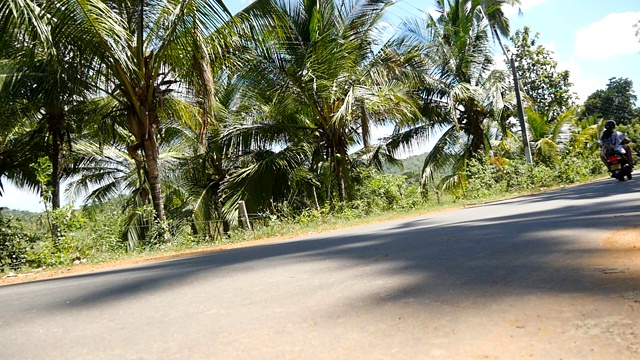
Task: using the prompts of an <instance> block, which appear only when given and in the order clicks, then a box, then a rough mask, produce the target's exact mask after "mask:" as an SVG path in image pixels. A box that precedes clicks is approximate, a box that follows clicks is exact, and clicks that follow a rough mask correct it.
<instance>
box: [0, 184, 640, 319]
mask: <svg viewBox="0 0 640 360" xmlns="http://www.w3.org/2000/svg"><path fill="white" fill-rule="evenodd" d="M638 190H640V182H635V181H630V182H624V183H617V182H613V181H608V180H607V181H598V182H595V183H591V184H586V185H583V186H578V187H571V188H567V189H562V190H556V191H550V192H547V193H544V194H540V195H535V196H529V197H524V198H519V199H512V200H508V201H505V202H498V203H494V204H489V205H485V206H477V207H471V208H466V209H461V210H457V211H448V212H444V213H438V214H430V215H425V216H421V217H416V218H415V219H409V220H403V221H395V222H389V223H384V224H377V225H374V226H373V227H372V228H358V229H347V230H340V231H335V232H330V233H325V234H320V235H315V236H310V237H305V238H298V239H292V240H285V241H281V242H274V243H267V244H261V245H256V246H247V247H243V248H235V249H229V250H224V251H219V252H214V253H207V254H202V255H197V256H190V257H186V258H179V259H174V260H169V261H162V262H158V263H152V264H145V265H141V266H135V267H127V268H120V269H114V270H110V271H104V272H99V273H90V274H83V275H77V276H70V277H66V278H60V279H52V280H45V281H40V282H35V283H28V284H20V285H11V286H7V287H6V289H5V290H8V288H16V287H25V288H27V287H32V286H34V287H35V286H42V285H44V284H56V285H57V286H62V288H64V287H65V286H67V287H68V288H69V289H71V288H73V289H74V292H73V293H71V292H69V295H67V296H66V300H67V301H69V302H71V303H73V304H74V306H76V307H78V306H80V307H85V306H87V307H89V306H94V305H97V304H103V303H108V302H112V301H118V300H121V299H125V298H132V297H136V296H139V295H141V294H148V293H152V292H154V291H158V290H161V289H166V288H171V287H178V286H182V284H184V283H186V282H188V281H189V280H190V279H193V278H199V277H201V276H207V279H215V278H216V276H219V275H220V274H222V273H224V272H226V271H233V270H234V269H251V268H252V267H264V266H277V265H278V264H279V263H286V262H287V261H292V260H291V257H292V256H293V257H295V260H296V261H298V260H300V259H302V260H303V261H308V262H314V261H325V260H336V259H338V260H344V262H342V263H344V264H352V265H351V266H378V265H380V264H381V263H382V264H385V263H386V264H389V265H392V266H388V267H385V268H384V269H385V270H384V271H386V272H391V273H392V274H390V275H402V274H412V275H414V276H415V277H416V278H417V279H419V280H417V281H414V282H413V283H411V284H403V285H399V286H398V287H397V288H396V289H395V290H394V291H393V292H390V293H385V294H380V295H379V298H377V299H376V298H372V299H371V301H372V302H373V303H376V302H389V301H402V300H404V299H408V298H411V299H416V298H433V297H443V298H446V297H447V296H448V294H451V293H452V291H453V292H459V291H464V292H466V293H478V294H482V296H487V297H492V296H495V297H499V296H503V295H504V294H505V293H509V294H531V293H538V292H554V293H561V294H594V295H606V294H607V293H609V292H611V291H612V286H613V285H615V284H613V285H611V286H604V285H602V283H601V282H596V281H595V277H596V275H595V274H594V272H593V269H589V268H585V267H584V265H582V264H581V263H580V262H579V261H573V260H575V259H581V258H584V257H587V256H595V255H597V254H598V253H600V252H605V251H608V250H607V249H603V248H602V247H599V243H598V241H596V240H594V239H593V236H591V235H590V234H592V233H603V232H606V231H610V230H615V229H617V228H620V227H624V226H631V225H634V224H638V221H639V220H640V196H638V195H636V194H637V193H638ZM625 194H631V195H629V196H628V197H627V196H626V195H625ZM621 200H625V201H621ZM589 201H591V202H592V203H593V204H595V205H585V204H588V203H589ZM544 204H550V206H551V207H550V208H548V209H544V208H542V205H544ZM371 229H373V230H371ZM581 238H585V239H586V240H585V241H584V242H582V241H581V240H580V239H581ZM347 266H348V265H347ZM98 279H102V280H104V281H105V282H104V283H103V286H101V287H100V288H99V289H98V290H95V289H93V288H91V287H87V288H86V289H85V288H83V287H82V284H83V283H85V282H89V281H93V280H98ZM43 283H44V284H43ZM627 284H629V283H628V280H627ZM631 285H632V286H636V288H637V287H638V286H640V279H636V280H634V281H633V283H632V284H631ZM1 290H2V289H0V295H2V292H1ZM374 297H375V296H374ZM41 305H42V306H45V307H50V308H51V310H56V309H57V310H61V311H64V310H65V309H66V307H65V305H64V304H63V302H62V301H48V300H47V298H46V297H43V299H42V300H41Z"/></svg>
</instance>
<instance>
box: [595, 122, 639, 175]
mask: <svg viewBox="0 0 640 360" xmlns="http://www.w3.org/2000/svg"><path fill="white" fill-rule="evenodd" d="M615 129H616V122H615V121H613V120H607V122H606V123H605V124H604V130H603V131H602V133H601V134H600V141H599V142H600V146H601V151H600V159H601V160H602V162H603V163H604V165H605V166H607V157H606V154H605V152H606V148H607V147H613V149H614V150H615V151H617V152H619V153H620V154H622V155H623V156H624V157H625V159H626V160H627V163H628V164H629V165H630V166H633V157H632V155H631V148H630V147H629V145H627V141H625V139H624V135H623V134H620V133H618V132H617V131H615Z"/></svg>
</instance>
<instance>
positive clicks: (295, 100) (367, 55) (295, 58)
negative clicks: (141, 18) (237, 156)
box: [226, 0, 418, 201]
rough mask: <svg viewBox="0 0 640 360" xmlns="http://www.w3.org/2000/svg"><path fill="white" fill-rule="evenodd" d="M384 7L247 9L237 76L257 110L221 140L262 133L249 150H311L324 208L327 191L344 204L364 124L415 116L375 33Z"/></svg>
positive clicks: (265, 2)
mask: <svg viewBox="0 0 640 360" xmlns="http://www.w3.org/2000/svg"><path fill="white" fill-rule="evenodd" d="M390 4H391V2H390V1H374V0H367V1H341V2H338V1H314V0H300V1H285V0H280V1H270V0H258V1H256V2H255V3H254V4H253V5H252V6H250V7H248V8H247V9H245V11H244V12H243V13H242V14H240V15H239V23H240V24H244V25H245V26H244V28H240V29H239V30H238V31H239V38H244V39H248V40H249V41H247V42H245V43H244V45H245V48H244V49H243V51H242V55H243V57H242V58H241V59H240V63H241V64H243V68H242V69H243V70H242V74H241V75H242V78H243V81H244V82H245V83H246V84H247V89H248V90H247V92H246V94H245V95H247V96H248V97H250V98H251V99H252V100H251V101H254V103H256V104H262V106H260V107H257V108H256V111H254V112H253V113H252V114H251V115H250V117H249V118H250V119H251V121H249V122H245V124H243V125H238V126H236V127H234V130H235V131H234V132H231V131H227V134H226V135H227V136H243V134H263V135H264V136H263V137H262V138H261V139H255V140H260V141H262V142H261V143H258V142H253V143H247V145H249V146H253V147H254V148H260V147H263V148H264V147H267V148H268V147H269V144H267V143H269V142H270V143H272V144H273V143H279V144H280V147H284V148H285V149H298V150H300V149H311V156H310V157H309V158H308V159H307V160H305V163H306V166H307V167H308V168H309V169H310V170H311V171H312V172H313V173H315V174H317V175H318V176H320V174H321V173H326V174H327V175H328V176H327V177H326V178H325V179H323V183H324V187H325V189H324V190H325V191H324V193H325V199H327V200H329V201H330V200H332V195H331V194H332V191H333V190H332V189H333V188H334V186H335V189H336V190H337V193H338V196H339V200H340V201H345V200H347V199H348V191H347V182H348V179H349V175H348V168H349V167H348V166H347V165H348V163H349V161H350V154H349V151H350V149H351V148H352V147H353V146H357V145H363V146H365V147H367V146H369V145H370V139H369V138H370V135H369V127H370V125H371V124H372V123H374V122H377V121H378V122H383V121H390V120H391V119H395V118H399V117H409V116H411V115H416V114H417V113H418V111H417V109H416V105H415V104H416V101H415V97H414V95H413V94H410V93H407V92H406V88H405V87H404V86H403V84H402V82H401V81H397V82H393V81H392V80H390V79H391V78H390V75H391V74H392V72H393V71H394V70H396V68H394V65H398V63H397V62H395V63H388V62H386V61H383V58H384V59H386V60H392V59H393V54H391V53H390V52H388V51H387V50H389V49H388V47H387V46H386V45H385V44H382V43H381V39H380V34H381V33H380V28H379V26H380V25H381V19H382V16H383V14H384V11H385V10H386V8H387V7H388V6H389V5H390ZM377 49H378V51H376V50H377ZM398 80H400V79H398ZM258 130H259V132H258ZM305 151H306V150H305ZM291 154H299V153H298V151H297V150H296V151H292V152H291ZM296 156H297V155H296ZM323 169H325V170H326V171H324V170H323ZM247 174H249V173H247Z"/></svg>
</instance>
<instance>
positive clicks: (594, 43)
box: [574, 12, 640, 60]
mask: <svg viewBox="0 0 640 360" xmlns="http://www.w3.org/2000/svg"><path fill="white" fill-rule="evenodd" d="M639 18H640V12H626V13H618V14H609V15H607V16H606V17H604V18H603V19H602V20H599V21H597V22H595V23H592V24H590V25H589V26H587V27H585V28H581V29H579V30H578V32H577V33H576V45H575V50H574V54H575V55H576V56H578V57H581V58H585V59H592V60H606V59H609V58H612V57H615V56H618V55H625V54H633V53H638V52H640V43H638V38H636V36H635V29H634V28H633V25H634V24H635V23H636V22H637V21H638V19H639Z"/></svg>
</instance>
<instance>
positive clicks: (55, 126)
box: [0, 0, 95, 209]
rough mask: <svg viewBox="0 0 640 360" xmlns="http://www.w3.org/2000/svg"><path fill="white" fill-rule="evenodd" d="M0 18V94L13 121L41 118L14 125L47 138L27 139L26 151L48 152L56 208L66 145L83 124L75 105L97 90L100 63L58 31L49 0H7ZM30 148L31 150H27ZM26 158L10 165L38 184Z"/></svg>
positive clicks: (21, 181) (0, 6) (14, 171)
mask: <svg viewBox="0 0 640 360" xmlns="http://www.w3.org/2000/svg"><path fill="white" fill-rule="evenodd" d="M0 18H1V19H2V20H1V21H0V43H2V44H4V46H3V50H4V53H3V54H2V56H3V59H2V62H0V98H1V99H2V102H3V103H4V104H5V106H6V107H7V108H8V109H9V108H10V109H12V110H13V111H10V112H9V119H7V120H8V121H15V120H20V119H22V120H27V119H31V120H32V121H35V122H36V124H37V125H36V126H29V125H28V124H27V123H26V122H24V121H23V122H22V123H20V124H17V123H16V124H15V125H14V127H16V128H22V129H30V130H29V132H31V133H32V134H31V135H27V134H26V133H25V136H28V137H31V138H33V139H35V138H36V137H37V138H39V139H40V141H42V143H39V142H35V141H31V142H27V143H25V144H22V146H20V148H21V149H22V151H23V153H22V155H21V156H23V157H24V158H29V156H30V157H32V158H33V157H36V158H37V157H40V156H47V157H48V158H49V161H50V163H51V169H52V170H51V174H50V176H49V177H50V179H49V181H48V183H47V184H46V186H47V187H48V188H49V190H50V193H51V205H52V208H53V209H57V208H59V207H60V202H61V200H60V194H61V185H60V183H61V180H62V178H63V177H64V176H65V175H67V174H68V173H69V165H70V164H69V161H68V153H69V152H70V150H71V149H70V148H69V147H68V146H67V145H68V144H70V140H71V135H72V134H74V132H75V130H76V128H77V127H78V123H77V121H78V117H77V115H78V114H77V112H76V109H77V107H78V106H80V105H81V104H82V103H83V101H84V100H85V99H87V98H88V96H89V94H90V92H91V91H92V90H93V86H92V83H91V80H92V74H94V72H92V71H91V69H92V66H93V65H94V64H95V63H94V62H93V58H89V57H86V56H83V55H82V54H81V52H80V51H78V47H77V44H73V43H70V42H68V41H66V39H65V38H64V37H61V36H59V35H60V34H59V33H57V32H56V22H55V21H52V19H51V18H50V13H48V12H47V9H46V2H45V1H37V0H34V1H29V0H25V1H13V0H9V1H7V2H3V3H2V4H0ZM33 132H41V134H42V135H41V136H38V135H36V134H35V133H33ZM25 146H26V147H27V148H25ZM5 151H10V149H6V150H5ZM27 154H28V155H29V156H25V155H27ZM5 156H6V154H5ZM32 160H33V159H32ZM21 163H22V166H19V167H18V168H17V169H15V168H14V169H11V173H12V174H13V175H12V176H16V179H18V184H20V185H23V186H27V187H31V188H33V187H34V186H35V183H34V181H35V179H34V176H33V174H29V172H30V166H29V164H27V163H26V162H24V161H23V162H21ZM14 165H17V164H14ZM0 172H1V173H2V174H3V175H7V174H8V173H7V172H5V171H2V170H0ZM18 174H21V175H18Z"/></svg>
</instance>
